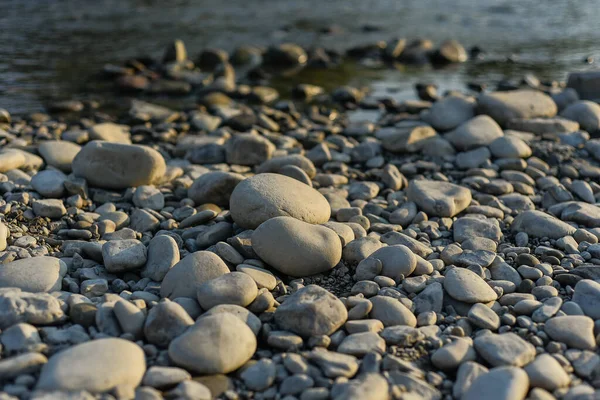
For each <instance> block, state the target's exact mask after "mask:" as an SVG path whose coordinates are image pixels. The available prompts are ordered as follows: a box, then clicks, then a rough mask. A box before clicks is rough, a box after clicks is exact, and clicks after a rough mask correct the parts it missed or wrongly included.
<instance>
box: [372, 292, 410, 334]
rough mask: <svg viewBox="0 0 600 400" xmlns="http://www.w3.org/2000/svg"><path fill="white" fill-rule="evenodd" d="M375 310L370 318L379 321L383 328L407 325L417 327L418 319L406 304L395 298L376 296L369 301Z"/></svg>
mask: <svg viewBox="0 0 600 400" xmlns="http://www.w3.org/2000/svg"><path fill="white" fill-rule="evenodd" d="M369 301H370V302H371V304H372V305H373V308H372V309H371V312H370V313H369V316H370V318H373V319H377V320H379V321H381V322H382V323H383V326H385V327H388V326H394V325H406V326H410V327H415V326H417V318H416V317H415V315H414V314H413V313H412V312H411V311H410V310H409V309H408V308H406V306H405V305H404V304H402V303H401V302H400V301H399V300H397V299H395V298H393V297H387V296H375V297H371V298H370V299H369Z"/></svg>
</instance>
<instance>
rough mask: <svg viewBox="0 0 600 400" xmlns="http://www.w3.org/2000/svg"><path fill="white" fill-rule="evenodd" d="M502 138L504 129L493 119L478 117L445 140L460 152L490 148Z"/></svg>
mask: <svg viewBox="0 0 600 400" xmlns="http://www.w3.org/2000/svg"><path fill="white" fill-rule="evenodd" d="M502 136H504V133H503V132H502V129H501V128H500V126H498V124H497V123H496V122H495V121H494V120H493V119H492V118H490V117H488V116H487V115H478V116H477V117H474V118H472V119H470V120H468V121H466V122H464V123H462V124H461V125H459V126H458V127H457V128H456V129H454V130H453V131H451V132H448V133H447V134H445V135H444V138H445V139H446V140H448V141H449V142H450V143H452V145H453V146H454V147H455V148H456V149H458V150H471V149H474V148H477V147H481V146H488V145H490V144H491V143H492V142H493V141H494V140H496V139H497V138H499V137H502Z"/></svg>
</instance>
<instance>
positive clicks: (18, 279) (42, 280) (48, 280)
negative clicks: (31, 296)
mask: <svg viewBox="0 0 600 400" xmlns="http://www.w3.org/2000/svg"><path fill="white" fill-rule="evenodd" d="M66 273H67V265H66V264H65V263H64V262H63V261H61V260H59V259H58V258H54V257H30V258H24V259H21V260H16V261H12V262H9V263H6V264H0V287H15V288H19V289H21V290H23V291H25V292H33V293H38V292H54V291H57V290H60V289H61V288H62V280H63V278H64V277H65V275H66Z"/></svg>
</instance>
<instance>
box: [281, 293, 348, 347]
mask: <svg viewBox="0 0 600 400" xmlns="http://www.w3.org/2000/svg"><path fill="white" fill-rule="evenodd" d="M347 318H348V312H347V311H346V307H345V306H344V304H343V303H342V302H341V301H340V300H339V299H338V298H337V297H335V296H334V295H333V294H331V293H329V292H328V291H327V290H325V289H323V288H321V287H319V286H316V285H308V286H306V287H304V288H302V289H300V290H298V291H297V292H296V293H294V294H293V295H291V296H290V297H288V298H286V299H285V301H284V302H283V303H282V304H281V305H280V306H279V307H277V310H276V311H275V322H276V323H277V325H279V326H280V327H281V328H282V329H284V330H287V331H290V332H294V333H297V334H298V335H300V336H303V337H310V336H318V335H331V334H332V333H334V332H335V331H337V330H338V329H339V328H340V327H341V326H342V325H343V324H344V323H345V322H346V319H347Z"/></svg>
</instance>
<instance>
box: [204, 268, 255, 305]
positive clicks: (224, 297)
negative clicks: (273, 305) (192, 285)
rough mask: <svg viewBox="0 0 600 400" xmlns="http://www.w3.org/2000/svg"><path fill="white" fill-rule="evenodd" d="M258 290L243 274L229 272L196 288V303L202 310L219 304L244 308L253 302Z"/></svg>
mask: <svg viewBox="0 0 600 400" xmlns="http://www.w3.org/2000/svg"><path fill="white" fill-rule="evenodd" d="M257 294H258V288H257V287H256V283H255V282H254V279H252V277H250V275H247V274H244V273H243V272H230V273H228V274H225V275H221V276H219V277H217V278H215V279H211V280H210V281H208V282H204V283H203V284H201V285H200V286H198V303H200V307H202V308H203V309H204V310H209V309H211V308H213V307H215V306H218V305H221V304H234V305H238V306H241V307H246V306H248V305H249V304H250V303H252V302H253V301H254V299H255V298H256V295H257Z"/></svg>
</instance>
